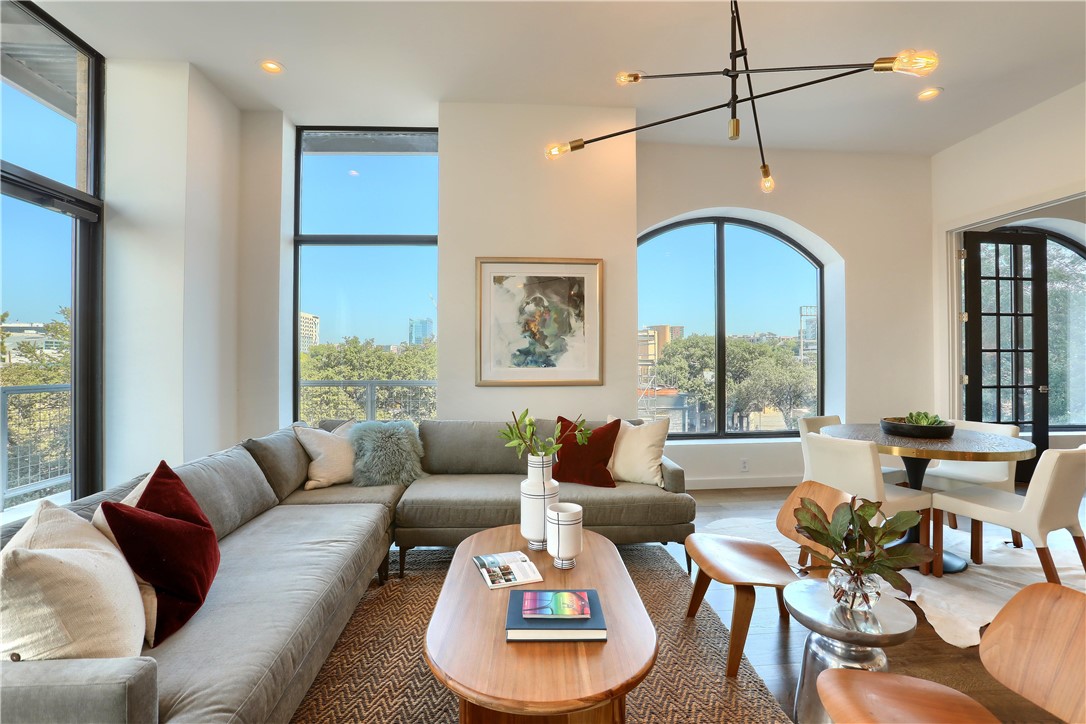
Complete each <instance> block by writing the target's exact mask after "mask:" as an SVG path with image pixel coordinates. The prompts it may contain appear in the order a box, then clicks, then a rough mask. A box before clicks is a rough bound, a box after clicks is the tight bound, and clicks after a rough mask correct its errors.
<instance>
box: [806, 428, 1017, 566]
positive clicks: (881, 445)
mask: <svg viewBox="0 0 1086 724" xmlns="http://www.w3.org/2000/svg"><path fill="white" fill-rule="evenodd" d="M819 432H821V433H822V434H823V435H826V436H828V437H836V438H843V439H845V440H864V441H866V442H873V443H875V446H876V447H877V448H878V450H879V452H880V453H883V454H885V455H898V456H899V457H901V461H902V462H903V463H905V474H906V475H907V476H908V480H909V487H910V488H912V489H913V490H920V488H921V487H922V486H923V485H924V472H925V471H926V470H927V469H928V465H929V464H930V463H931V461H932V460H971V461H987V462H990V461H1010V460H1027V459H1029V458H1031V457H1033V456H1035V455H1036V454H1037V448H1036V447H1035V446H1034V444H1033V443H1032V442H1029V441H1028V440H1023V439H1022V438H1018V437H1011V436H1009V435H993V434H992V433H988V432H975V431H973V430H955V431H954V435H952V436H951V437H949V438H947V439H945V440H937V439H934V438H921V437H902V436H901V435H889V434H887V433H885V432H883V431H882V427H881V426H880V425H879V424H878V423H863V424H856V425H827V426H826V427H824V428H822V429H821V430H820V431H819ZM906 540H907V541H910V542H916V541H917V540H919V530H918V529H917V528H913V529H911V530H910V531H909V535H908V537H907V538H906ZM968 565H969V564H968V563H967V562H966V561H965V559H963V558H961V557H959V556H956V555H954V554H953V553H948V552H946V551H943V573H960V572H961V571H964V570H965V569H966V568H967V567H968Z"/></svg>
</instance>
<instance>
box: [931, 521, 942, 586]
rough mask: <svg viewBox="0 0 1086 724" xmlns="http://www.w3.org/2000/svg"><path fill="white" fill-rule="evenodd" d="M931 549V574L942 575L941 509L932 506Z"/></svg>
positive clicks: (938, 576) (940, 576)
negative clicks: (932, 555)
mask: <svg viewBox="0 0 1086 724" xmlns="http://www.w3.org/2000/svg"><path fill="white" fill-rule="evenodd" d="M931 549H932V551H933V552H934V553H935V557H934V558H932V559H931V574H932V575H933V576H935V577H936V578H942V577H943V511H941V510H940V509H938V508H933V509H932V511H931Z"/></svg>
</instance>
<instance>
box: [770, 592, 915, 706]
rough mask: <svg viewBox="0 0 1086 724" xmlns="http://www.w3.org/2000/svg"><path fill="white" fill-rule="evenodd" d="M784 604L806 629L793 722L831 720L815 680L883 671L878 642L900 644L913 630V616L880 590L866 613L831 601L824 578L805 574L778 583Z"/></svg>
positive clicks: (884, 662) (883, 656)
mask: <svg viewBox="0 0 1086 724" xmlns="http://www.w3.org/2000/svg"><path fill="white" fill-rule="evenodd" d="M784 605H785V607H787V608H788V611H789V613H791V614H792V615H793V616H794V617H795V619H796V620H797V621H799V622H800V623H801V624H803V625H804V626H806V627H807V628H809V629H810V630H811V634H810V635H809V636H808V637H807V643H806V644H805V645H804V647H803V664H802V665H801V667H800V671H799V683H798V684H797V685H796V708H795V710H794V711H793V717H792V718H793V719H794V720H795V721H796V722H797V723H798V724H823V723H824V724H831V720H830V718H829V715H828V714H826V710H825V709H824V708H822V701H821V699H819V698H818V689H817V688H816V687H815V681H816V680H817V679H818V675H819V674H821V673H822V672H823V671H825V670H826V669H867V670H869V671H887V670H888V669H889V668H890V666H889V663H888V662H887V659H886V653H885V652H884V651H883V650H882V647H883V646H896V645H897V644H901V643H905V642H906V641H908V640H909V639H910V638H912V636H913V634H914V633H915V632H916V615H915V614H914V613H913V612H912V611H911V610H910V609H909V607H908V606H906V605H905V604H904V603H902V602H901V601H899V600H897V599H896V598H894V597H893V596H891V595H890V594H888V593H884V594H883V596H882V598H880V599H879V602H878V603H876V604H875V606H874V607H873V608H872V609H871V611H870V612H864V611H852V610H850V609H848V608H846V607H845V606H841V605H839V604H837V602H836V601H834V600H833V595H832V594H831V593H830V587H829V584H828V583H826V579H824V578H809V579H804V580H801V581H796V582H795V583H789V584H788V585H787V586H785V587H784Z"/></svg>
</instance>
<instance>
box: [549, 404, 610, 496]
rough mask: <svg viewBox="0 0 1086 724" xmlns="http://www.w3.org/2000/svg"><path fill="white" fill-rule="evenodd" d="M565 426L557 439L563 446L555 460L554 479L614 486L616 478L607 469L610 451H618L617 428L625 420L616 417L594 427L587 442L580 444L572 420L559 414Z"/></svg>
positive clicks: (604, 486) (606, 486)
mask: <svg viewBox="0 0 1086 724" xmlns="http://www.w3.org/2000/svg"><path fill="white" fill-rule="evenodd" d="M558 424H559V425H561V426H562V436H561V437H560V438H559V439H558V442H560V443H562V449H561V450H559V451H558V456H557V459H556V460H555V461H554V472H553V475H554V479H555V480H557V481H558V482H560V483H582V484H584V485H592V486H595V487H597V488H613V487H615V479H614V478H613V477H611V471H610V470H608V469H607V463H609V462H610V461H611V453H613V452H614V451H615V440H617V439H618V428H619V426H620V425H621V424H622V420H614V421H612V422H609V423H607V424H606V425H601V426H599V427H597V428H596V429H595V430H593V431H592V434H591V435H590V436H589V437H588V444H587V445H578V444H577V436H576V435H575V434H574V432H573V423H572V422H571V421H569V420H567V419H566V418H564V417H559V418H558Z"/></svg>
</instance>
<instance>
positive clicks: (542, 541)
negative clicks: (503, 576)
mask: <svg viewBox="0 0 1086 724" xmlns="http://www.w3.org/2000/svg"><path fill="white" fill-rule="evenodd" d="M553 466H554V456H553V455H529V456H528V478H527V479H526V480H524V481H523V482H522V483H521V484H520V534H521V535H522V536H524V537H525V538H527V539H528V548H530V549H531V550H533V551H542V550H546V548H547V507H548V506H550V505H552V504H554V503H557V502H558V483H557V482H555V480H554V479H553V478H552V477H551V470H552V468H553Z"/></svg>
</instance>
